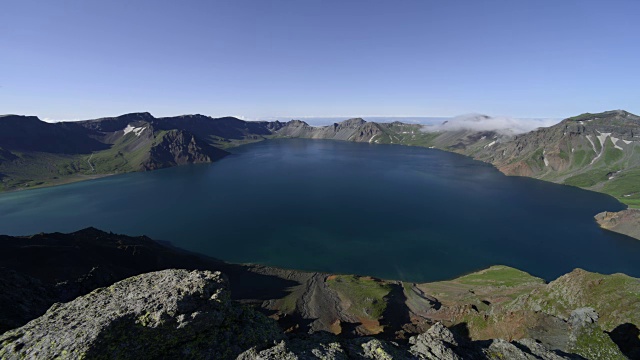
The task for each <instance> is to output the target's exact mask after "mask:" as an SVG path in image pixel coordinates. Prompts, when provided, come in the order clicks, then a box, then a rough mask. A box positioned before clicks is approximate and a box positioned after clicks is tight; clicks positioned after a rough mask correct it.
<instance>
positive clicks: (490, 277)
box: [455, 265, 544, 287]
mask: <svg viewBox="0 0 640 360" xmlns="http://www.w3.org/2000/svg"><path fill="white" fill-rule="evenodd" d="M455 281H456V282H458V283H461V284H466V285H476V286H497V287H515V286H521V285H525V284H531V283H539V284H544V280H542V279H540V278H537V277H535V276H532V275H530V274H529V273H526V272H524V271H522V270H518V269H514V268H512V267H508V266H504V265H496V266H492V267H490V268H488V269H486V270H481V271H478V272H475V273H473V274H469V275H465V276H462V277H460V278H458V279H456V280H455Z"/></svg>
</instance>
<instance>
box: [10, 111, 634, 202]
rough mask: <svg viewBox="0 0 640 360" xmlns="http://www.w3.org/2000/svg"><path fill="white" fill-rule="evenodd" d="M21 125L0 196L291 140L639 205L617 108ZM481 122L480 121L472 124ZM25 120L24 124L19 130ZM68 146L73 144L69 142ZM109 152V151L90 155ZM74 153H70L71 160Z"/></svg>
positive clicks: (630, 144) (626, 121)
mask: <svg viewBox="0 0 640 360" xmlns="http://www.w3.org/2000/svg"><path fill="white" fill-rule="evenodd" d="M23 118H24V117H23ZM17 119H22V118H21V117H16V116H9V117H6V119H4V120H5V121H4V124H5V125H4V126H5V127H6V130H7V131H8V132H11V129H13V128H14V127H16V129H17V130H16V132H17V133H19V134H22V135H21V136H22V138H20V137H17V138H16V139H20V140H19V142H21V143H24V144H26V145H23V147H28V148H30V149H31V150H30V151H28V152H24V153H19V152H17V151H16V150H15V149H14V148H13V147H16V146H17V145H16V144H17V143H16V142H17V141H18V140H15V139H14V140H11V139H10V137H9V136H5V137H4V138H2V137H0V140H2V139H4V140H2V141H4V142H2V141H0V149H2V150H0V179H2V181H1V182H0V186H2V188H3V189H15V188H20V187H26V186H39V185H43V184H44V185H46V184H54V183H59V182H65V181H75V180H81V179H85V178H90V177H95V176H103V175H107V174H113V173H120V172H126V171H139V170H149V169H156V168H160V167H166V166H174V165H181V164H184V163H193V162H209V161H214V160H216V159H218V158H220V157H222V156H224V155H225V154H226V153H225V152H223V151H221V150H220V149H219V148H228V147H232V146H237V145H241V144H246V143H248V142H254V141H260V140H264V139H268V138H274V137H281V138H287V137H296V138H310V139H332V140H344V141H355V142H368V143H374V144H401V145H410V146H423V147H434V148H438V149H442V150H446V151H453V152H457V153H460V154H464V155H467V156H472V157H474V158H476V159H478V160H482V161H485V162H489V163H491V164H493V165H495V166H496V167H497V168H498V169H499V170H501V171H502V172H504V173H505V174H507V175H519V176H530V177H535V178H538V179H542V180H547V181H553V182H557V183H562V184H567V185H574V186H579V187H582V188H586V189H589V190H594V191H600V192H604V193H607V194H610V195H613V196H615V197H616V198H618V199H619V200H620V201H622V202H624V203H626V204H629V205H631V206H640V186H639V185H638V184H640V181H639V180H640V168H639V167H638V164H640V153H639V152H638V150H637V149H636V148H637V146H638V144H640V140H638V138H639V137H640V117H638V116H636V115H633V114H630V113H628V112H625V111H621V110H616V111H608V112H604V113H600V114H583V115H580V116H577V117H573V118H569V119H565V120H563V121H562V122H560V123H559V124H557V125H554V126H551V127H548V128H540V129H538V130H535V131H532V132H529V133H525V134H521V135H513V134H511V133H509V132H505V131H499V130H482V131H478V130H472V129H465V128H464V127H452V128H451V129H449V128H446V126H445V127H442V126H441V127H435V128H429V127H424V126H422V125H418V124H404V123H400V122H393V123H375V122H367V121H365V120H363V119H360V118H355V119H350V120H346V121H343V122H340V123H335V124H332V125H328V126H311V125H309V124H307V123H305V122H303V121H299V120H292V121H289V122H286V123H283V122H279V121H275V122H247V121H242V120H239V119H236V118H232V117H225V118H218V119H215V118H211V117H208V116H204V115H183V116H176V117H165V118H155V117H153V116H152V115H151V114H149V113H132V114H125V115H122V116H118V117H112V118H102V119H96V120H87V121H81V122H77V123H59V124H46V123H43V122H40V121H38V120H37V118H26V119H22V120H21V121H18V120H17ZM486 119H488V118H487V117H482V116H478V117H477V119H475V120H477V122H482V121H483V120H486ZM22 123H24V124H27V125H28V126H27V125H24V124H23V125H20V126H18V125H16V124H22ZM2 124H3V121H0V126H2ZM29 124H30V125H29ZM25 126H26V127H37V128H43V129H45V128H46V129H49V128H51V129H55V131H53V132H51V133H50V134H49V133H47V134H49V135H47V139H48V137H53V138H56V139H57V137H59V136H60V137H62V138H64V139H67V140H64V141H62V140H51V139H49V140H46V141H42V143H43V144H49V145H47V146H53V147H55V146H57V145H56V144H58V143H59V142H60V143H65V144H66V145H64V146H62V145H60V147H59V148H57V149H53V150H52V149H49V148H48V147H47V146H44V145H42V146H44V147H34V146H35V145H33V144H35V143H38V141H37V140H36V139H39V136H40V135H42V134H44V133H46V131H44V130H38V131H35V132H34V134H35V135H34V137H33V139H32V138H31V137H30V135H29V134H30V133H29V132H28V131H25V130H24V129H23V128H24V127H25ZM52 126H53V127H52ZM21 129H22V130H21ZM439 129H440V130H441V129H448V130H447V131H440V130H439ZM43 131H44V132H43ZM165 136H168V137H167V138H164V137H165ZM76 138H78V139H79V140H78V139H76ZM69 142H70V143H72V144H75V145H68V144H67V143H69ZM105 146H106V147H108V149H100V150H97V151H94V150H91V149H93V148H94V147H97V148H100V147H105ZM152 148H153V151H152ZM34 149H40V150H47V152H35V151H34ZM70 151H71V152H73V151H75V152H76V153H73V154H68V153H69V152H70ZM79 151H85V152H84V153H86V154H88V155H87V156H78V155H77V154H81V153H82V152H79ZM152 153H153V156H152Z"/></svg>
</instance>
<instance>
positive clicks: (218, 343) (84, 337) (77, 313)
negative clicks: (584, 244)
mask: <svg viewBox="0 0 640 360" xmlns="http://www.w3.org/2000/svg"><path fill="white" fill-rule="evenodd" d="M597 320H598V315H597V313H596V312H595V311H594V310H593V309H591V308H583V309H577V310H575V311H574V312H573V313H572V314H571V318H570V319H569V321H570V328H571V335H570V336H571V337H572V341H574V342H576V343H577V342H579V341H582V338H583V337H585V336H586V337H592V336H593V335H592V334H591V333H592V332H599V331H600V330H599V327H597ZM0 345H1V348H0V357H2V358H3V359H22V358H34V359H54V358H55V359H77V358H85V359H157V358H167V359H169V358H171V359H177V358H189V359H232V358H236V357H237V358H238V359H246V360H249V359H299V358H300V359H312V358H318V359H350V358H354V359H390V358H395V359H493V358H499V359H579V358H580V356H578V355H575V354H567V353H563V352H559V351H550V350H548V349H547V348H545V347H544V346H543V345H541V344H539V343H538V342H536V341H535V340H532V339H521V340H519V341H514V342H508V341H505V340H501V339H496V340H490V341H468V340H466V339H458V338H456V336H454V334H453V333H452V332H451V331H449V330H448V329H447V328H446V327H444V326H443V325H442V324H441V323H436V324H435V325H433V326H431V328H430V329H429V330H427V331H426V332H425V333H423V334H420V335H418V336H413V337H411V338H410V339H409V341H408V343H406V344H402V345H399V344H398V343H394V342H388V341H381V340H377V339H374V338H369V337H362V338H356V339H339V338H337V337H335V336H331V335H329V334H326V333H317V334H313V335H308V336H304V337H287V336H285V334H284V333H282V331H280V330H279V328H278V326H277V324H276V322H275V321H273V320H272V319H269V318H267V317H266V316H264V315H262V314H260V313H258V312H256V311H254V310H253V309H251V308H249V307H246V306H243V305H240V304H238V303H236V302H234V301H232V300H231V297H230V294H229V291H228V289H227V283H226V280H225V278H224V276H223V275H222V274H221V273H219V272H216V273H212V272H209V271H191V272H189V271H186V270H164V271H159V272H153V273H148V274H143V275H139V276H135V277H132V278H129V279H125V280H123V281H120V282H117V283H116V284H114V285H112V286H109V287H106V288H99V289H96V290H94V291H92V292H91V293H89V294H87V295H85V296H81V297H79V298H77V299H75V300H73V301H71V302H69V303H66V304H59V303H58V304H55V305H54V306H52V307H51V308H50V309H49V310H48V311H47V312H46V313H45V314H44V315H43V316H41V317H39V318H37V319H35V320H33V321H31V322H29V323H28V324H26V325H25V326H23V327H21V328H18V329H14V330H11V331H8V332H6V333H5V334H3V335H2V336H0ZM592 350H594V351H595V350H598V351H600V353H594V355H595V356H596V357H598V358H608V359H613V358H624V357H622V356H621V354H620V353H619V352H616V349H615V348H611V349H609V351H604V350H602V349H592Z"/></svg>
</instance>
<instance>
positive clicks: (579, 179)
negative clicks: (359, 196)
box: [564, 169, 615, 188]
mask: <svg viewBox="0 0 640 360" xmlns="http://www.w3.org/2000/svg"><path fill="white" fill-rule="evenodd" d="M611 172H615V170H610V169H595V170H590V171H587V172H584V173H582V174H578V175H574V176H572V177H569V178H567V179H566V180H565V181H564V184H565V185H571V186H577V187H583V188H588V187H592V186H594V185H596V184H599V183H601V182H604V181H607V180H608V179H609V178H608V177H607V174H609V173H611Z"/></svg>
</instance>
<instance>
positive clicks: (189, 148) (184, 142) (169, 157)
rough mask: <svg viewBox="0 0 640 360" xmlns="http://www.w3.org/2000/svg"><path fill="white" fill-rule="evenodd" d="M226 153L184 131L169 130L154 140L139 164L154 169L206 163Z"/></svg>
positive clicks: (147, 168)
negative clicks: (146, 156)
mask: <svg viewBox="0 0 640 360" xmlns="http://www.w3.org/2000/svg"><path fill="white" fill-rule="evenodd" d="M228 154H229V153H228V152H226V151H224V150H221V149H218V148H215V147H213V146H211V145H209V144H207V143H205V142H204V141H201V140H199V139H197V138H196V137H195V136H194V135H193V134H190V133H188V132H186V131H182V130H169V131H167V132H165V133H162V134H161V135H160V136H159V139H156V141H154V143H153V145H152V146H151V148H150V150H149V158H148V159H147V160H146V161H144V162H143V163H142V164H141V166H142V168H143V169H144V170H155V169H159V168H164V167H171V166H176V165H185V164H198V163H208V162H213V161H216V160H219V159H221V158H223V157H225V156H226V155H228Z"/></svg>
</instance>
